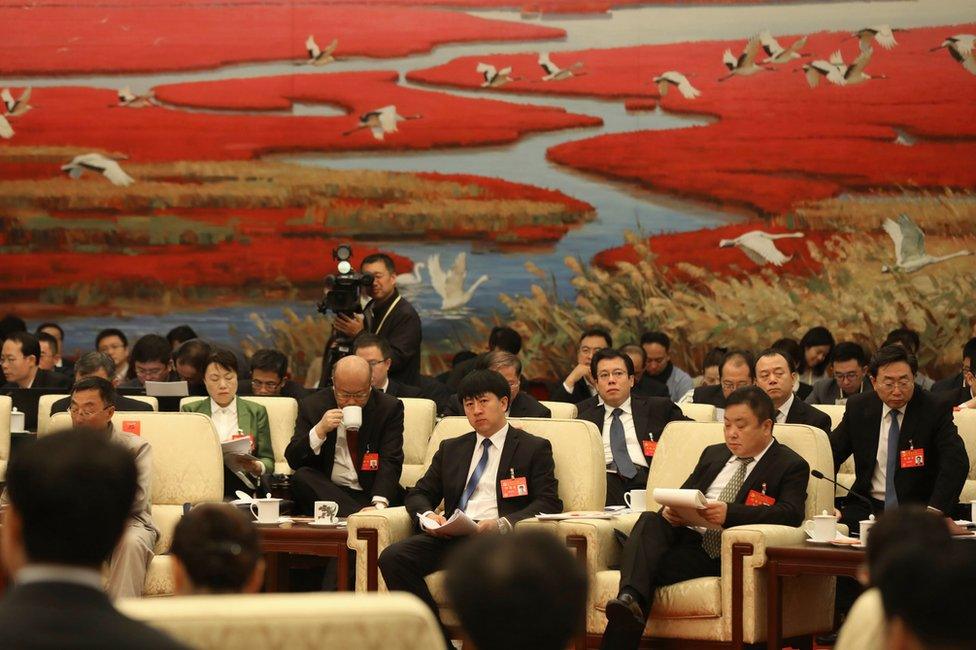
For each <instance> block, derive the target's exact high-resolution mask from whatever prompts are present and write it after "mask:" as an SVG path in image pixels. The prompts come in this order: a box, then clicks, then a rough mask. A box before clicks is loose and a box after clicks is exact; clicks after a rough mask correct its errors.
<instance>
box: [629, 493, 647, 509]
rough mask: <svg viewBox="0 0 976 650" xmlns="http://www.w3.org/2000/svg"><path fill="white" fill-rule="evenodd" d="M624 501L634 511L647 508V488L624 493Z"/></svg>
mask: <svg viewBox="0 0 976 650" xmlns="http://www.w3.org/2000/svg"><path fill="white" fill-rule="evenodd" d="M624 503H626V504H627V507H628V508H630V509H631V510H633V511H634V512H644V511H645V510H647V490H631V491H630V492H627V493H625V494H624Z"/></svg>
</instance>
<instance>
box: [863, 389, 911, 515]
mask: <svg viewBox="0 0 976 650" xmlns="http://www.w3.org/2000/svg"><path fill="white" fill-rule="evenodd" d="M892 412H895V413H898V414H899V415H898V431H899V432H901V428H902V426H904V424H905V411H904V407H902V409H901V410H899V411H894V410H893V409H891V408H890V407H889V406H888V405H887V404H885V405H884V406H883V407H882V409H881V432H880V435H879V436H878V455H877V457H876V459H877V461H878V462H877V463H876V464H875V466H874V473H873V474H872V475H871V498H873V499H877V500H878V501H884V500H885V483H886V482H887V480H888V429H889V428H890V427H891V414H892ZM894 444H896V445H897V444H898V441H897V440H895V442H894Z"/></svg>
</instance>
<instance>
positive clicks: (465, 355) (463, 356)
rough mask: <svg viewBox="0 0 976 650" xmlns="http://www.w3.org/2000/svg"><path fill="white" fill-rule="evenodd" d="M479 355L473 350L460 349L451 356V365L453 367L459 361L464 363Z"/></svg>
mask: <svg viewBox="0 0 976 650" xmlns="http://www.w3.org/2000/svg"><path fill="white" fill-rule="evenodd" d="M477 356H478V355H477V354H475V353H474V352H472V351H471V350H460V351H459V352H457V353H455V355H454V356H453V357H451V367H452V368H453V367H455V366H457V365H458V364H459V363H464V362H465V361H467V360H468V359H474V358H475V357H477Z"/></svg>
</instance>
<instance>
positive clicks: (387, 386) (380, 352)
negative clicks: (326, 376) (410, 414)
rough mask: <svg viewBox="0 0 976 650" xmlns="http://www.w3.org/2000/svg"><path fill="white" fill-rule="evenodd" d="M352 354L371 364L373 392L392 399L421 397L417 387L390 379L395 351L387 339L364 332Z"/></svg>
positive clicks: (355, 343) (357, 339) (356, 341)
mask: <svg viewBox="0 0 976 650" xmlns="http://www.w3.org/2000/svg"><path fill="white" fill-rule="evenodd" d="M352 352H353V354H355V355H356V356H357V357H359V358H360V359H365V360H366V363H368V364H369V368H370V373H371V378H370V385H371V386H372V387H373V390H376V391H379V392H381V393H386V394H387V395H390V396H391V397H420V389H419V388H417V387H416V386H408V385H407V384H401V383H400V382H398V381H396V380H394V379H391V378H390V366H391V365H392V363H393V358H392V357H393V350H392V348H390V344H389V343H387V342H386V339H384V338H382V337H379V336H376V335H375V334H370V333H369V332H363V333H362V334H360V335H359V336H357V337H356V340H355V341H353V344H352Z"/></svg>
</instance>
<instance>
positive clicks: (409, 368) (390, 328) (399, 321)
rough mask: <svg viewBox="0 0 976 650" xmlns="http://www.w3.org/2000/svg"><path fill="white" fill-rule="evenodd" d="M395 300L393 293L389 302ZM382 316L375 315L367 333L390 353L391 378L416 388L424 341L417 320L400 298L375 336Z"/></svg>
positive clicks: (416, 316) (404, 300)
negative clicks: (375, 336)
mask: <svg viewBox="0 0 976 650" xmlns="http://www.w3.org/2000/svg"><path fill="white" fill-rule="evenodd" d="M395 296H396V293H395V294H394V296H393V297H391V298H392V300H396V297H395ZM390 304H392V302H391V303H390ZM371 305H372V301H371V302H370V303H369V304H367V305H366V309H369V308H370V306H371ZM384 314H385V311H384V312H380V313H376V314H375V315H374V318H373V322H372V323H370V327H369V331H370V332H373V333H374V334H378V335H379V336H382V337H383V338H384V339H386V340H387V342H388V343H389V344H390V347H391V348H392V349H393V355H392V356H391V359H392V360H393V363H392V364H391V365H390V378H391V379H395V380H397V381H400V382H403V383H404V384H410V385H411V386H416V385H417V380H418V378H419V377H420V342H421V340H422V339H423V333H422V331H421V325H420V316H419V315H418V314H417V310H416V309H414V308H413V305H411V304H410V302H409V301H408V300H407V299H406V298H401V299H400V302H398V303H397V305H396V307H394V308H393V311H391V312H390V315H389V316H388V317H387V318H386V322H384V323H383V327H382V328H381V329H380V331H379V332H377V331H376V328H378V327H379V326H380V321H382V320H383V316H384Z"/></svg>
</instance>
